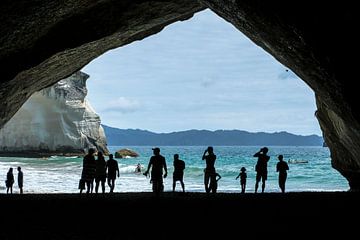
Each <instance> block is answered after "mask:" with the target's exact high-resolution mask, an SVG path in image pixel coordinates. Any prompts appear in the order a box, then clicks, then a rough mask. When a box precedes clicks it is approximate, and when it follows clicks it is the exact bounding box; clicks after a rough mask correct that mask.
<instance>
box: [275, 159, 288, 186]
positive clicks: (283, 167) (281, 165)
mask: <svg viewBox="0 0 360 240" xmlns="http://www.w3.org/2000/svg"><path fill="white" fill-rule="evenodd" d="M283 158H284V157H283V155H279V156H278V159H279V162H278V163H277V164H276V171H277V172H279V187H280V189H281V192H282V193H284V192H285V182H286V178H287V172H286V171H287V170H289V166H288V164H287V163H286V162H285V161H284V160H283Z"/></svg>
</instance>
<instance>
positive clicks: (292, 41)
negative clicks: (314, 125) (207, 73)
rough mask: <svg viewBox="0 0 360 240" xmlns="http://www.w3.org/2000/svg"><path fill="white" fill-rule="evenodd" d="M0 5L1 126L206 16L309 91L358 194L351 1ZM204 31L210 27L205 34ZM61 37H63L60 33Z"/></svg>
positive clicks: (358, 117) (126, 0) (334, 154)
mask: <svg viewBox="0 0 360 240" xmlns="http://www.w3.org/2000/svg"><path fill="white" fill-rule="evenodd" d="M200 2H201V3H202V5H201V4H199V2H198V1H196V0H164V1H154V0H123V1H117V0H103V1H100V0H98V1H90V0H81V1H75V0H68V1H66V4H65V3H59V2H58V1H56V0H49V1H25V0H21V1H1V3H0V66H1V68H0V74H1V79H0V81H1V82H0V102H1V108H0V126H2V125H4V123H5V122H6V121H8V120H9V119H10V118H11V117H12V116H13V115H14V114H15V112H16V111H17V109H19V108H20V106H21V105H22V104H23V103H24V102H25V100H26V99H27V98H28V97H30V96H31V94H32V93H34V92H35V91H38V90H40V89H42V88H43V87H45V86H49V85H51V84H53V83H55V82H57V81H58V80H59V79H62V78H64V77H66V76H69V75H70V74H72V73H73V72H75V71H77V70H78V69H81V67H82V66H84V65H85V64H87V63H88V62H89V61H91V60H92V59H94V58H95V57H97V56H99V55H101V54H102V53H104V52H105V51H107V50H109V49H112V48H116V47H119V46H122V45H125V44H128V43H131V42H133V41H136V40H140V39H142V38H144V37H147V36H149V35H151V34H154V33H157V32H159V31H160V30H161V29H162V28H163V27H164V26H166V25H168V24H171V23H172V22H175V21H177V20H184V19H187V18H190V17H191V16H192V15H193V13H194V12H196V11H200V10H202V9H204V7H203V6H207V7H209V8H211V9H212V10H213V11H214V12H216V13H217V14H218V15H219V16H221V17H222V18H224V19H226V20H227V21H229V22H230V23H232V24H233V25H234V26H235V27H236V28H238V29H239V30H240V31H242V32H243V33H245V34H246V35H247V36H248V37H249V38H250V39H251V40H252V41H254V42H255V43H256V44H258V45H259V46H260V47H262V48H263V49H265V50H266V51H267V52H269V53H270V54H272V55H273V56H274V57H275V58H276V59H277V60H278V61H279V62H281V63H282V64H284V65H285V66H287V67H288V68H290V69H291V70H292V71H293V72H295V73H296V74H297V75H298V76H299V77H300V78H301V79H303V80H304V81H305V82H306V83H307V84H308V85H309V86H310V87H311V88H312V89H313V90H314V92H315V95H316V101H317V106H318V111H317V117H318V119H319V123H320V125H321V128H322V130H323V132H324V138H325V140H326V143H327V145H328V146H329V149H330V151H331V158H332V164H333V166H334V167H335V168H336V169H337V170H339V172H340V173H342V174H343V175H344V176H345V177H346V178H347V179H348V181H349V184H350V186H351V188H352V189H353V190H360V180H359V179H360V159H359V158H358V156H359V155H360V148H359V146H358V143H359V141H358V139H359V136H358V135H359V132H360V110H359V109H358V107H357V104H358V103H357V99H356V97H354V96H357V92H358V88H357V86H356V84H357V83H356V81H354V80H355V79H357V78H358V76H357V75H358V74H357V72H356V71H355V70H356V69H357V61H354V60H353V55H354V53H357V52H358V49H359V41H358V40H359V39H358V38H359V37H358V36H357V35H356V34H354V32H355V31H356V29H358V24H357V23H358V22H359V18H360V17H359V15H358V11H357V9H358V7H357V6H356V4H357V3H356V2H355V1H353V2H351V1H347V2H338V1H327V2H326V3H322V4H315V3H314V1H307V0H301V1H300V0H294V1H292V2H291V4H290V3H289V2H288V1H284V0H280V1H263V0H251V1H250V0H200ZM209 27H211V26H209ZM64 33H66V34H64Z"/></svg>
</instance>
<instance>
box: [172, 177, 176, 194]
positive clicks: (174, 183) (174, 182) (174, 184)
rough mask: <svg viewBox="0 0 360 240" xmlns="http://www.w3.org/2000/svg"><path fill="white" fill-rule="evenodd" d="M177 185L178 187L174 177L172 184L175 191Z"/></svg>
mask: <svg viewBox="0 0 360 240" xmlns="http://www.w3.org/2000/svg"><path fill="white" fill-rule="evenodd" d="M175 187H176V180H175V179H173V185H172V190H173V192H175Z"/></svg>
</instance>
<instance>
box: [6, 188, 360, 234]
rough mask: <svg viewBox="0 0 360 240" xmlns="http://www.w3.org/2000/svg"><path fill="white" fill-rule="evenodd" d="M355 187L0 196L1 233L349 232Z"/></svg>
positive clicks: (355, 203)
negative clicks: (343, 189)
mask: <svg viewBox="0 0 360 240" xmlns="http://www.w3.org/2000/svg"><path fill="white" fill-rule="evenodd" d="M359 200H360V194H359V193H357V192H298V193H286V194H281V193H264V194H259V193H258V194H253V193H246V194H238V193H234V194H232V193H218V194H205V193H180V192H175V193H172V192H165V193H163V194H162V195H161V196H159V197H156V196H155V195H153V194H152V193H151V192H146V193H115V194H105V195H101V194H99V195H95V194H93V195H85V194H82V195H80V194H24V195H19V194H13V195H6V194H0V204H1V209H2V211H1V217H2V220H3V221H2V227H1V231H0V239H2V240H5V239H149V238H150V239H181V238H182V239H194V238H199V239H230V238H231V239H232V238H242V237H245V236H247V237H252V238H255V239H259V238H263V237H276V238H290V239H291V238H293V237H300V236H301V237H308V236H313V235H314V234H321V235H322V236H324V237H325V236H332V235H333V234H341V236H342V237H346V236H347V235H349V236H351V234H353V231H355V230H356V229H357V223H358V216H359V213H360V209H359V207H358V205H359V202H360V201H359Z"/></svg>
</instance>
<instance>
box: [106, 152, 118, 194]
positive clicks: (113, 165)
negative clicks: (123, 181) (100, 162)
mask: <svg viewBox="0 0 360 240" xmlns="http://www.w3.org/2000/svg"><path fill="white" fill-rule="evenodd" d="M106 167H107V175H108V185H109V187H110V192H111V193H113V192H114V188H115V180H116V176H117V177H120V171H119V165H118V162H117V161H116V160H115V159H114V155H112V154H110V155H109V160H107V162H106Z"/></svg>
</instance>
